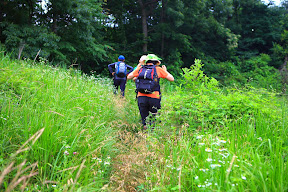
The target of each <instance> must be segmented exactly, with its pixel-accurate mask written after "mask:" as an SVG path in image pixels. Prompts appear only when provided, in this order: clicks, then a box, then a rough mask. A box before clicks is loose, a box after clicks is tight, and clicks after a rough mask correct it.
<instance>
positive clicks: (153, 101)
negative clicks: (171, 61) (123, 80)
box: [127, 54, 174, 130]
mask: <svg viewBox="0 0 288 192" xmlns="http://www.w3.org/2000/svg"><path fill="white" fill-rule="evenodd" d="M160 60H161V59H160V58H159V57H157V56H156V55H154V54H148V55H147V57H146V61H145V63H144V65H143V66H142V65H141V63H139V64H138V66H137V68H136V69H135V70H134V71H133V72H132V73H130V74H129V75H128V76H127V78H128V79H132V78H134V77H137V79H136V81H135V83H136V91H137V92H138V93H137V98H138V108H139V111H140V115H141V119H142V124H143V130H146V129H147V123H148V122H147V120H146V118H147V117H148V116H149V113H152V115H153V116H155V115H156V114H157V111H158V110H159V109H160V108H161V91H160V84H159V80H160V78H163V79H167V80H168V81H174V77H173V76H172V75H171V74H170V73H169V72H168V71H167V69H166V66H165V65H162V67H160V66H159V65H160V64H161V62H160ZM152 123H153V122H152Z"/></svg>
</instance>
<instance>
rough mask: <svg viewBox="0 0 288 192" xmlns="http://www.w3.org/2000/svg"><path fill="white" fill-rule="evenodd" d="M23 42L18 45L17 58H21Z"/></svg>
mask: <svg viewBox="0 0 288 192" xmlns="http://www.w3.org/2000/svg"><path fill="white" fill-rule="evenodd" d="M24 46H25V43H24V42H23V41H22V42H21V43H20V45H19V52H18V60H19V59H21V54H22V51H23V49H24Z"/></svg>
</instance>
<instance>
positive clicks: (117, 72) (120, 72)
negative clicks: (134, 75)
mask: <svg viewBox="0 0 288 192" xmlns="http://www.w3.org/2000/svg"><path fill="white" fill-rule="evenodd" d="M108 69H109V72H110V73H111V74H112V76H113V82H114V94H117V91H118V88H119V86H120V90H121V95H122V96H123V97H124V94H125V87H126V81H127V75H128V74H129V73H131V72H132V71H133V67H131V66H130V65H127V64H126V63H125V57H124V56H123V55H120V56H119V57H118V62H115V63H111V64H109V65H108Z"/></svg>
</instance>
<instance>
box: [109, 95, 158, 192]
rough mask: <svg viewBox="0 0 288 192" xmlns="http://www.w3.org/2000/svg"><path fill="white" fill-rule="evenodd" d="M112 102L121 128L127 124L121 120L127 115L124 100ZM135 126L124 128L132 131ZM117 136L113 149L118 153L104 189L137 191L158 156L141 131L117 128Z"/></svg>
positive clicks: (127, 191)
mask: <svg viewBox="0 0 288 192" xmlns="http://www.w3.org/2000/svg"><path fill="white" fill-rule="evenodd" d="M114 101H115V108H116V111H117V113H118V114H117V115H118V116H119V117H121V119H122V122H119V124H118V125H119V126H118V127H123V125H125V124H126V123H127V122H125V121H123V120H125V117H127V115H128V114H126V111H125V110H123V109H124V107H125V106H124V105H125V104H126V100H125V99H115V100H114ZM121 125H122V126H121ZM114 126H115V125H114ZM136 126H137V125H136V124H133V125H128V124H126V127H132V128H133V129H135V127H136ZM124 127H125V126H124ZM117 134H118V135H117V136H116V138H115V139H116V140H117V141H116V144H115V145H116V146H115V148H117V149H118V150H119V153H118V155H117V156H116V157H115V158H113V164H112V173H111V177H110V181H109V184H108V185H106V186H105V187H104V188H107V189H109V190H114V191H121V192H122V191H123V192H124V191H125V192H132V191H133V192H134V191H138V190H137V187H139V186H140V185H142V184H143V183H144V182H145V181H146V177H147V176H149V173H148V168H149V166H150V165H151V164H152V163H153V162H154V161H155V160H156V159H159V155H158V154H155V152H153V151H154V150H153V149H154V148H155V147H156V146H154V145H153V143H151V142H149V139H147V137H149V136H148V135H147V134H146V133H143V132H142V131H139V132H131V131H129V130H127V129H123V128H119V131H118V133H117ZM149 148H150V150H149Z"/></svg>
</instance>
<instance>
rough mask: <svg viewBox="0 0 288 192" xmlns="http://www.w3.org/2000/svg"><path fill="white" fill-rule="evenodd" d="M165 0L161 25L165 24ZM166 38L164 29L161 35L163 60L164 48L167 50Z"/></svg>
mask: <svg viewBox="0 0 288 192" xmlns="http://www.w3.org/2000/svg"><path fill="white" fill-rule="evenodd" d="M165 7H166V5H165V0H162V12H161V23H162V24H164V23H165V17H166V15H165ZM164 42H165V36H164V32H163V29H162V34H161V57H162V58H163V57H164V48H165V44H164Z"/></svg>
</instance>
